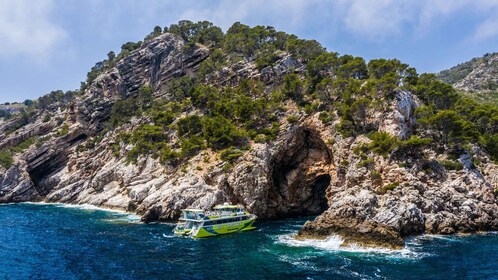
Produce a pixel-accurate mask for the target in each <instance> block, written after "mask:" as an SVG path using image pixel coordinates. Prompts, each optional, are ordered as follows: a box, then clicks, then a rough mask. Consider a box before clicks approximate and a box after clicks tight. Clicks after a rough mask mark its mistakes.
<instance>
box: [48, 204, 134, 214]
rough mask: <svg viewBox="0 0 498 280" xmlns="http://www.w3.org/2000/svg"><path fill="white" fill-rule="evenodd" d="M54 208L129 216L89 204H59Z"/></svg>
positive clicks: (124, 212) (122, 211)
mask: <svg viewBox="0 0 498 280" xmlns="http://www.w3.org/2000/svg"><path fill="white" fill-rule="evenodd" d="M56 206H57V207H62V208H76V209H80V210H89V211H105V212H111V213H118V214H130V213H129V212H126V211H124V210H117V209H108V208H101V207H98V206H95V205H91V204H60V203H59V204H57V205H56Z"/></svg>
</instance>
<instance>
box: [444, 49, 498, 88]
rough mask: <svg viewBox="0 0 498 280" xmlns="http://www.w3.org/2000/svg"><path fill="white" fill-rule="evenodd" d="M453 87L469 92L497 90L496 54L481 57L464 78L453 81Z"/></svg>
mask: <svg viewBox="0 0 498 280" xmlns="http://www.w3.org/2000/svg"><path fill="white" fill-rule="evenodd" d="M454 86H455V88H458V89H461V90H464V91H470V92H493V91H497V90H498V54H494V55H490V56H489V57H485V59H482V61H480V63H478V64H477V65H475V66H474V68H473V69H472V71H471V72H470V73H469V74H468V75H467V76H465V78H463V79H461V80H459V81H458V82H456V83H455V85H454Z"/></svg>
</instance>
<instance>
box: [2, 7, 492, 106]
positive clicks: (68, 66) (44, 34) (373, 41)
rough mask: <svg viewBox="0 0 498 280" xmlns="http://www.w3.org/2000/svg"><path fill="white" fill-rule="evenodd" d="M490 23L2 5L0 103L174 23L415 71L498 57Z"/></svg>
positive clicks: (375, 10)
mask: <svg viewBox="0 0 498 280" xmlns="http://www.w3.org/2000/svg"><path fill="white" fill-rule="evenodd" d="M496 15H498V0H453V1H447V0H418V1H411V0H410V1H408V0H377V1H374V0H335V1H326V0H299V1H298V0H287V1H277V0H238V1H235V0H220V1H213V0H197V1H185V0H182V1H178V0H176V1H168V0H136V1H132V0H105V1H103V0H102V1H101V0H87V1H80V0H36V1H32V0H0V85H1V87H0V103H3V102H7V101H9V102H13V101H23V100H24V99H27V98H31V99H34V98H36V97H38V96H40V95H43V94H46V93H48V92H50V91H51V90H55V89H62V90H69V89H76V88H78V87H79V84H80V81H82V80H84V79H85V77H86V73H87V72H88V70H89V69H90V68H91V67H92V66H93V65H94V63H95V62H97V61H100V60H102V59H104V58H106V54H107V53H108V52H109V51H110V50H114V51H115V52H116V53H118V52H119V50H120V47H121V45H122V44H123V43H125V42H128V41H138V40H142V39H143V38H144V37H145V36H146V35H147V34H148V33H149V32H150V31H151V30H152V29H153V27H154V26H156V25H159V26H166V25H169V24H171V23H174V22H177V21H179V20H181V19H189V20H193V21H198V20H209V21H212V22H213V23H215V24H216V25H218V26H221V27H222V28H223V29H224V30H226V29H227V28H228V27H229V26H230V25H231V24H232V23H234V22H236V21H240V22H242V23H245V24H248V25H251V26H253V25H271V26H274V27H275V28H277V29H278V30H282V31H285V32H288V33H293V34H296V35H298V36H299V37H302V38H307V39H316V40H318V41H319V42H321V43H322V44H323V45H324V46H325V47H326V48H327V49H328V50H329V51H337V52H339V53H341V54H353V55H356V56H362V57H364V58H366V59H367V60H368V59H372V58H379V57H383V58H398V59H400V60H402V61H403V62H405V63H408V64H410V65H411V66H414V67H416V68H417V69H418V71H419V73H420V72H437V71H440V70H443V69H446V68H449V67H451V66H454V65H456V64H458V63H461V62H464V61H466V60H469V59H470V58H473V57H476V56H481V55H483V54H485V53H488V52H497V51H498V16H496Z"/></svg>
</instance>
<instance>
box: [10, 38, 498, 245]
mask: <svg viewBox="0 0 498 280" xmlns="http://www.w3.org/2000/svg"><path fill="white" fill-rule="evenodd" d="M278 55H279V56H278V59H277V61H276V62H275V63H273V65H272V66H267V67H265V68H263V69H261V70H258V69H257V67H256V64H255V63H254V61H253V60H251V58H244V59H241V60H240V61H239V62H237V63H234V64H233V65H231V67H225V68H223V69H219V70H218V71H216V72H213V73H210V74H209V75H208V77H207V79H209V81H210V83H213V84H216V85H220V86H230V85H236V84H237V83H238V82H239V81H240V80H241V79H244V78H253V79H258V80H260V81H262V82H263V84H265V85H266V86H267V88H266V90H267V91H268V92H271V90H273V89H274V86H275V85H274V83H277V82H276V81H281V80H282V79H283V76H284V75H286V74H288V73H297V74H299V75H304V73H305V70H306V66H305V65H304V64H303V63H302V62H301V61H299V60H298V59H295V58H293V57H292V56H290V55H288V54H286V53H279V54H278ZM208 56H209V50H208V49H207V48H205V47H203V46H199V45H193V46H190V45H188V46H187V45H186V43H185V42H184V41H183V40H182V39H181V38H179V37H177V36H175V35H172V34H164V35H161V36H158V37H156V38H154V39H152V40H149V41H147V42H145V43H144V44H143V45H142V47H140V48H139V49H137V50H135V51H133V52H132V53H131V54H130V55H129V56H128V57H126V58H124V59H122V60H120V61H119V62H117V64H116V66H115V67H113V68H112V69H110V70H108V71H106V72H105V73H103V74H102V75H100V76H99V77H97V78H96V79H95V81H94V82H93V83H92V84H91V85H90V86H89V88H88V89H87V90H86V91H85V93H84V94H83V95H82V96H80V97H78V98H77V99H76V101H75V102H74V103H73V104H71V105H69V106H67V108H66V107H65V108H58V109H56V110H53V111H51V112H50V114H51V118H50V119H49V120H46V119H45V118H44V116H45V115H44V113H43V112H41V113H40V114H39V115H37V116H34V117H33V118H34V121H32V122H30V123H29V124H28V125H26V126H24V127H22V128H20V129H18V130H17V131H16V133H11V134H8V135H7V133H3V132H5V131H7V130H8V127H11V126H13V125H14V124H12V123H5V124H2V125H0V131H2V135H1V136H0V148H3V147H9V146H12V145H16V144H19V143H22V142H23V141H26V139H29V138H30V137H33V136H37V137H38V138H39V139H38V140H39V141H37V142H36V143H35V144H33V145H31V146H30V147H29V148H28V149H27V150H26V151H23V152H21V153H17V154H16V155H15V158H14V164H13V165H12V167H10V168H9V169H8V170H6V169H5V168H3V167H1V166H0V202H18V201H41V200H43V201H48V202H62V203H72V204H91V205H96V206H99V207H105V208H112V209H123V210H127V211H132V212H135V213H138V214H140V215H142V217H143V220H144V221H146V222H150V221H157V220H162V221H167V220H174V219H176V218H177V217H178V216H179V214H180V209H183V208H187V207H199V208H210V207H212V206H213V205H215V204H218V203H222V202H226V201H230V202H232V203H240V204H243V205H244V206H245V207H246V208H247V209H248V210H249V211H251V212H253V213H254V214H256V215H258V216H259V217H260V219H278V218H284V217H293V216H300V215H318V217H317V218H316V219H314V220H313V221H309V222H307V223H306V224H305V225H304V227H303V229H302V230H301V231H300V233H299V236H300V237H303V238H323V237H326V236H328V235H330V234H340V235H342V236H343V237H344V238H345V240H346V241H347V242H348V243H359V244H362V245H366V246H385V247H391V248H399V247H401V246H402V245H403V239H404V238H405V237H407V236H410V235H414V234H420V233H424V232H428V233H441V234H451V233H457V232H474V231H479V230H496V229H498V204H497V198H496V196H497V194H496V189H497V187H498V186H497V183H498V182H497V181H498V180H497V179H495V177H494V176H496V174H498V166H497V165H496V164H494V163H493V162H492V161H491V160H490V159H489V158H488V156H487V155H486V154H485V153H484V152H483V151H481V150H480V149H478V148H477V147H473V150H472V151H468V153H470V152H472V157H473V158H474V159H477V161H479V162H480V164H479V165H477V166H476V165H475V164H474V162H473V161H472V158H471V156H470V154H467V156H465V155H462V156H461V157H460V159H459V160H460V161H461V162H462V164H463V166H464V169H463V170H460V171H453V170H445V168H444V167H442V166H441V165H440V164H438V160H440V159H445V157H446V156H447V155H444V154H440V153H436V152H434V151H432V150H430V149H427V150H426V151H423V152H424V154H426V155H427V157H428V158H427V161H428V162H429V163H430V164H429V165H430V166H429V167H430V168H427V166H423V164H422V162H420V161H418V160H417V159H415V158H414V159H413V160H412V159H411V158H408V159H407V158H406V155H405V158H403V159H402V160H398V159H397V158H395V157H393V158H389V159H386V158H384V157H382V156H380V155H377V154H374V153H372V152H368V154H367V155H366V156H368V159H369V160H368V161H366V160H365V158H364V157H365V155H360V154H358V153H357V152H355V150H356V149H355V148H356V147H358V146H359V145H361V144H363V143H368V142H369V141H370V140H369V139H368V138H367V137H366V136H365V135H360V136H357V137H348V138H344V137H343V136H341V134H339V133H337V131H336V125H337V124H338V120H337V118H336V120H335V121H331V122H325V123H324V122H322V120H320V114H319V113H305V112H302V111H301V110H299V109H298V108H297V106H295V104H294V105H293V104H289V106H287V112H285V114H282V115H281V116H278V121H279V123H278V124H279V125H280V130H279V131H280V133H279V135H278V136H277V137H276V139H275V140H273V141H270V142H268V143H251V148H250V149H249V150H247V151H245V152H244V154H243V156H242V157H240V158H239V159H238V160H236V161H234V162H233V163H232V164H228V163H227V162H223V161H222V160H220V159H219V156H218V155H217V154H216V153H215V152H214V151H212V150H209V149H208V150H204V151H202V152H201V153H200V154H199V155H197V156H195V157H193V158H191V159H189V160H188V161H187V162H184V163H183V164H182V165H181V166H169V165H163V164H160V162H159V160H158V159H154V158H152V157H150V156H142V157H140V158H139V159H138V161H137V162H136V163H128V162H127V161H126V158H124V156H123V155H124V154H125V152H126V151H129V150H130V149H131V148H132V147H130V146H129V145H127V144H124V143H123V142H122V141H119V139H118V136H119V134H120V133H121V132H132V131H134V129H136V128H137V127H138V126H140V125H141V124H143V123H147V121H148V120H147V118H146V117H142V118H132V119H131V121H129V122H127V123H126V124H124V125H121V126H119V127H118V128H115V129H111V130H104V128H106V127H105V123H106V121H107V120H108V119H109V116H110V112H111V108H112V106H113V104H114V103H115V102H116V101H118V100H122V99H124V98H130V97H135V96H136V95H137V94H138V90H139V88H140V87H141V86H143V85H150V86H151V87H152V88H153V91H154V96H155V97H156V98H162V99H164V100H166V101H168V100H170V99H171V98H172V97H171V94H170V92H169V86H170V81H171V80H172V79H174V78H176V77H181V76H184V75H192V74H194V73H196V71H197V69H198V67H199V63H201V62H202V61H203V60H205V59H206V58H207V57H208ZM382 106H385V109H382V110H377V111H373V110H372V111H369V112H367V113H366V114H367V115H368V116H367V118H366V119H367V122H368V125H369V127H372V128H375V129H376V130H378V131H384V132H387V133H389V134H391V135H394V136H398V137H399V138H401V139H407V138H409V137H410V136H411V134H412V133H413V126H414V122H415V120H414V117H413V112H414V110H415V109H416V108H417V107H418V106H419V101H418V100H417V99H416V98H415V97H414V96H413V95H412V94H411V93H410V92H407V91H400V92H397V93H396V96H395V98H394V100H391V101H390V103H386V104H382ZM288 115H292V116H295V117H296V118H297V121H296V122H293V124H290V123H289V121H288V120H287V119H286V116H288ZM96 138H99V139H100V138H101V139H102V140H101V141H95V140H96ZM41 139H42V140H43V141H41ZM400 157H401V158H402V157H403V156H400Z"/></svg>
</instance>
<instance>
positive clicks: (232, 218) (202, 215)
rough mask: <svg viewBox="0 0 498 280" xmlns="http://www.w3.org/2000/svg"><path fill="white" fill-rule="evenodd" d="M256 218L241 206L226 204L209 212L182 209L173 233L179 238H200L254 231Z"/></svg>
mask: <svg viewBox="0 0 498 280" xmlns="http://www.w3.org/2000/svg"><path fill="white" fill-rule="evenodd" d="M256 218H257V217H256V215H254V214H251V213H249V212H247V211H245V209H244V208H243V207H242V206H241V205H231V204H228V203H224V204H220V205H216V206H215V207H214V208H213V210H210V211H206V210H202V209H183V210H182V215H181V217H180V219H179V220H178V224H177V225H176V227H175V229H174V230H173V232H174V234H175V235H179V236H191V237H195V238H201V237H211V236H217V235H221V234H229V233H234V232H241V231H248V230H253V229H256V227H254V226H253V223H254V221H255V220H256Z"/></svg>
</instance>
